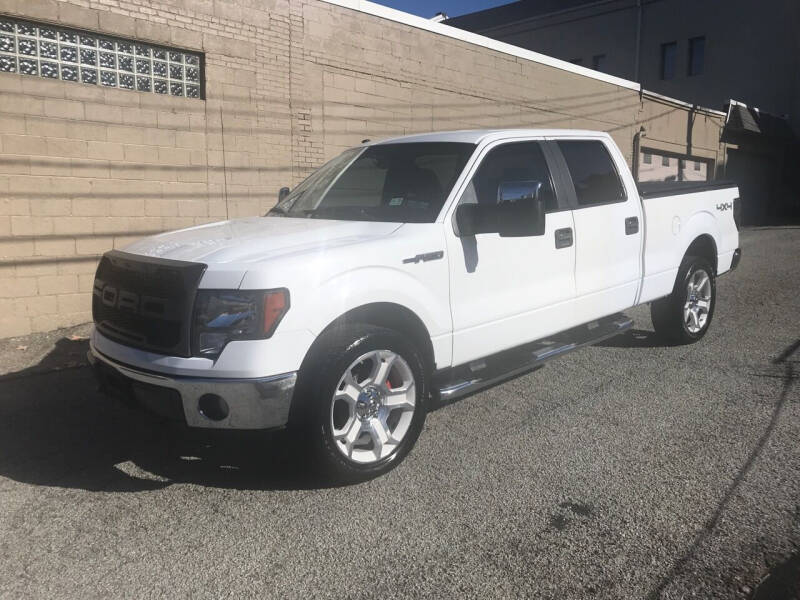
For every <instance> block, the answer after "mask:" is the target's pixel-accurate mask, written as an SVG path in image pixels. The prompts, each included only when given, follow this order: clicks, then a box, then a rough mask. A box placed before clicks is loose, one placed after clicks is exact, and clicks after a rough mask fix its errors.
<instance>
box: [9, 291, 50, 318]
mask: <svg viewBox="0 0 800 600" xmlns="http://www.w3.org/2000/svg"><path fill="white" fill-rule="evenodd" d="M15 304H16V306H15V309H16V312H17V314H19V315H25V316H28V317H38V316H40V315H50V314H53V313H55V312H57V311H58V300H57V296H33V297H30V298H18V299H17V300H15Z"/></svg>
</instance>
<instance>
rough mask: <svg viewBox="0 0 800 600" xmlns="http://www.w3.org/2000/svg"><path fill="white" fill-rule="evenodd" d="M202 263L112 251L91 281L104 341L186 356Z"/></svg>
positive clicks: (94, 304)
mask: <svg viewBox="0 0 800 600" xmlns="http://www.w3.org/2000/svg"><path fill="white" fill-rule="evenodd" d="M205 269H206V265H204V264H202V263H194V262H185V261H177V260H168V259H164V258H152V257H148V256H139V255H135V254H128V253H126V252H120V251H118V250H112V251H110V252H107V253H106V254H105V255H103V258H102V259H101V260H100V265H99V266H98V267H97V274H96V275H95V280H94V289H93V293H92V316H93V318H94V322H95V325H96V327H97V329H98V331H100V333H102V334H103V335H104V336H106V337H108V338H111V339H113V340H114V341H117V342H119V343H121V344H125V345H127V346H132V347H134V348H139V349H142V350H149V351H152V352H157V353H159V354H169V355H172V356H186V357H188V356H191V339H190V334H191V332H190V327H191V321H192V309H193V306H194V297H195V292H196V290H197V285H198V284H199V283H200V278H201V277H202V275H203V272H204V271H205Z"/></svg>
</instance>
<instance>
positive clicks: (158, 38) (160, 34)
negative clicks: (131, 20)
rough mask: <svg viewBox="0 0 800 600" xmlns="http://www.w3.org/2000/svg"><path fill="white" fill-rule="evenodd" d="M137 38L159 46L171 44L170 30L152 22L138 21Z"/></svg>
mask: <svg viewBox="0 0 800 600" xmlns="http://www.w3.org/2000/svg"><path fill="white" fill-rule="evenodd" d="M136 38H137V39H140V40H148V41H152V42H156V43H157V44H169V43H170V41H171V36H170V28H169V27H167V26H166V25H161V24H159V23H153V22H152V21H146V20H144V19H136Z"/></svg>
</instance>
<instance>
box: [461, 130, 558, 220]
mask: <svg viewBox="0 0 800 600" xmlns="http://www.w3.org/2000/svg"><path fill="white" fill-rule="evenodd" d="M517 181H538V182H539V183H541V184H542V187H541V189H540V190H539V197H540V198H542V199H543V200H544V202H545V210H546V211H547V212H553V211H555V210H558V202H557V201H556V195H555V191H554V189H553V180H552V178H551V177H550V169H548V167H547V161H546V160H545V158H544V154H543V153H542V148H541V146H540V145H539V143H538V142H515V143H511V144H503V145H502V146H498V147H496V148H494V149H493V150H491V151H490V152H489V154H487V155H486V156H485V157H484V159H483V162H481V165H480V167H478V171H477V172H476V173H475V175H474V177H473V178H472V182H471V183H470V185H469V186H468V188H467V189H466V191H465V192H464V195H463V196H462V199H461V201H462V202H473V203H478V204H496V203H497V191H498V188H499V187H500V184H501V183H511V182H517Z"/></svg>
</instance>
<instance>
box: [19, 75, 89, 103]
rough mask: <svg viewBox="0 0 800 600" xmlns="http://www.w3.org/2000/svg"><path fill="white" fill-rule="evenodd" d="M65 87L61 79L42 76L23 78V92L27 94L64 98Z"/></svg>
mask: <svg viewBox="0 0 800 600" xmlns="http://www.w3.org/2000/svg"><path fill="white" fill-rule="evenodd" d="M65 87H66V86H65V85H64V83H63V82H61V81H53V80H50V79H44V78H42V77H23V78H22V93H23V94H25V95H26V96H47V97H49V98H63V97H64V88H65ZM70 87H72V86H70ZM75 87H79V86H75Z"/></svg>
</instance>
